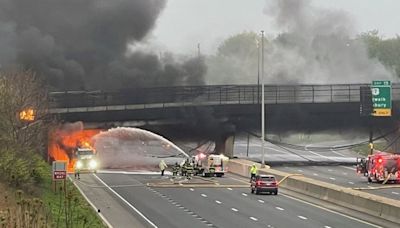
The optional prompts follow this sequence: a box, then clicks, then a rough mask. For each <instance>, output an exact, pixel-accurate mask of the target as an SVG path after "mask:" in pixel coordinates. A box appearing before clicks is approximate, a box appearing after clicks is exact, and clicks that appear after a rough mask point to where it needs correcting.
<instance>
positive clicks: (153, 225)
mask: <svg viewBox="0 0 400 228" xmlns="http://www.w3.org/2000/svg"><path fill="white" fill-rule="evenodd" d="M93 176H94V177H96V178H97V180H99V181H100V183H102V184H103V185H104V186H106V187H107V189H108V190H110V191H111V192H112V193H114V194H115V195H116V196H117V197H118V198H120V199H121V200H122V201H123V202H124V203H126V204H127V205H128V206H129V207H130V208H131V209H132V210H134V211H135V212H136V213H137V214H138V215H140V216H141V217H142V218H143V219H144V220H146V222H148V223H149V224H150V225H151V226H152V227H154V228H158V227H157V226H156V225H155V224H154V223H153V222H152V221H150V219H148V218H147V217H146V216H144V215H143V214H142V212H140V211H139V210H138V209H136V207H134V206H133V205H132V204H130V203H129V202H128V201H127V200H126V199H124V198H123V197H122V196H121V195H120V194H118V193H117V192H116V191H114V190H113V189H112V188H110V186H108V185H107V184H106V183H105V182H104V181H103V180H102V179H100V178H99V177H98V176H97V175H96V174H93Z"/></svg>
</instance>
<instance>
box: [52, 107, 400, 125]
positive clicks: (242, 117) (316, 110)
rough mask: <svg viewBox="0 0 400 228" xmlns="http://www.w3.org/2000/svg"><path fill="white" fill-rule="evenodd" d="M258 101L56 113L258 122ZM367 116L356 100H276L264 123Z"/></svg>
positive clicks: (148, 120) (345, 121)
mask: <svg viewBox="0 0 400 228" xmlns="http://www.w3.org/2000/svg"><path fill="white" fill-rule="evenodd" d="M398 107H400V106H399V105H398V103H394V108H393V116H392V117H376V118H373V119H374V122H376V124H383V125H387V124H392V123H394V121H395V120H397V119H398V118H397V117H398V113H399V112H398V111H397V110H398ZM260 108H261V107H260V105H255V104H248V105H246V104H241V105H238V104H234V105H215V106H197V107H196V106H191V107H170V108H147V109H138V110H107V111H96V112H74V113H62V114H58V115H59V119H61V120H63V121H67V122H74V121H83V122H85V123H87V124H86V126H87V127H93V128H98V127H102V128H107V127H114V126H141V127H143V126H164V125H182V126H184V125H186V126H189V128H191V127H193V126H198V125H201V126H205V127H208V126H209V125H214V124H217V123H226V122H228V123H233V124H235V125H243V124H244V125H246V124H247V125H256V126H257V125H259V122H260ZM365 122H366V120H365V119H364V118H361V117H360V114H359V103H358V102H353V103H326V104H321V103H319V104H276V105H267V106H266V125H267V127H268V128H269V129H271V128H272V129H288V130H296V129H310V128H312V129H313V128H316V129H324V128H330V127H336V126H339V125H346V126H353V125H354V126H362V125H365Z"/></svg>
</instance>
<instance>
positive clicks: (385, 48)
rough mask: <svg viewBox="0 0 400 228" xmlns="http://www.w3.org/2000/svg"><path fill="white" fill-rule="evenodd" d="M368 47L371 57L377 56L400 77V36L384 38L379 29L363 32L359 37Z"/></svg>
mask: <svg viewBox="0 0 400 228" xmlns="http://www.w3.org/2000/svg"><path fill="white" fill-rule="evenodd" d="M358 38H359V39H361V40H363V41H364V43H365V44H366V45H367V47H368V53H369V56H370V57H371V58H377V59H378V60H379V61H380V62H381V63H382V64H383V65H385V66H386V67H387V68H388V69H389V70H393V71H394V72H395V73H396V75H397V76H398V77H400V37H399V36H397V37H395V38H389V39H384V38H382V37H381V36H380V35H379V32H378V31H377V30H373V31H370V32H366V33H362V34H360V35H359V37H358Z"/></svg>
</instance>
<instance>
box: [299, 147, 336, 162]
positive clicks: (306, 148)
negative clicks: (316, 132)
mask: <svg viewBox="0 0 400 228" xmlns="http://www.w3.org/2000/svg"><path fill="white" fill-rule="evenodd" d="M311 145H312V144H308V145H306V146H305V147H304V149H305V150H306V151H307V152H309V153H312V154H314V155H317V156H319V157H323V158H326V159H329V160H331V159H330V158H328V157H327V156H324V155H321V154H318V153H315V152H313V151H311V150H309V149H308V147H309V146H311Z"/></svg>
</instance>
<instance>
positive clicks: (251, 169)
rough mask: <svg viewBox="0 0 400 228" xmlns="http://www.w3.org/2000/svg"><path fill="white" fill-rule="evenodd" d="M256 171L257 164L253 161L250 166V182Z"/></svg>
mask: <svg viewBox="0 0 400 228" xmlns="http://www.w3.org/2000/svg"><path fill="white" fill-rule="evenodd" d="M257 171H258V170H257V166H256V164H255V163H253V165H252V166H251V168H250V182H251V180H253V178H255V177H256V175H257Z"/></svg>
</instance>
